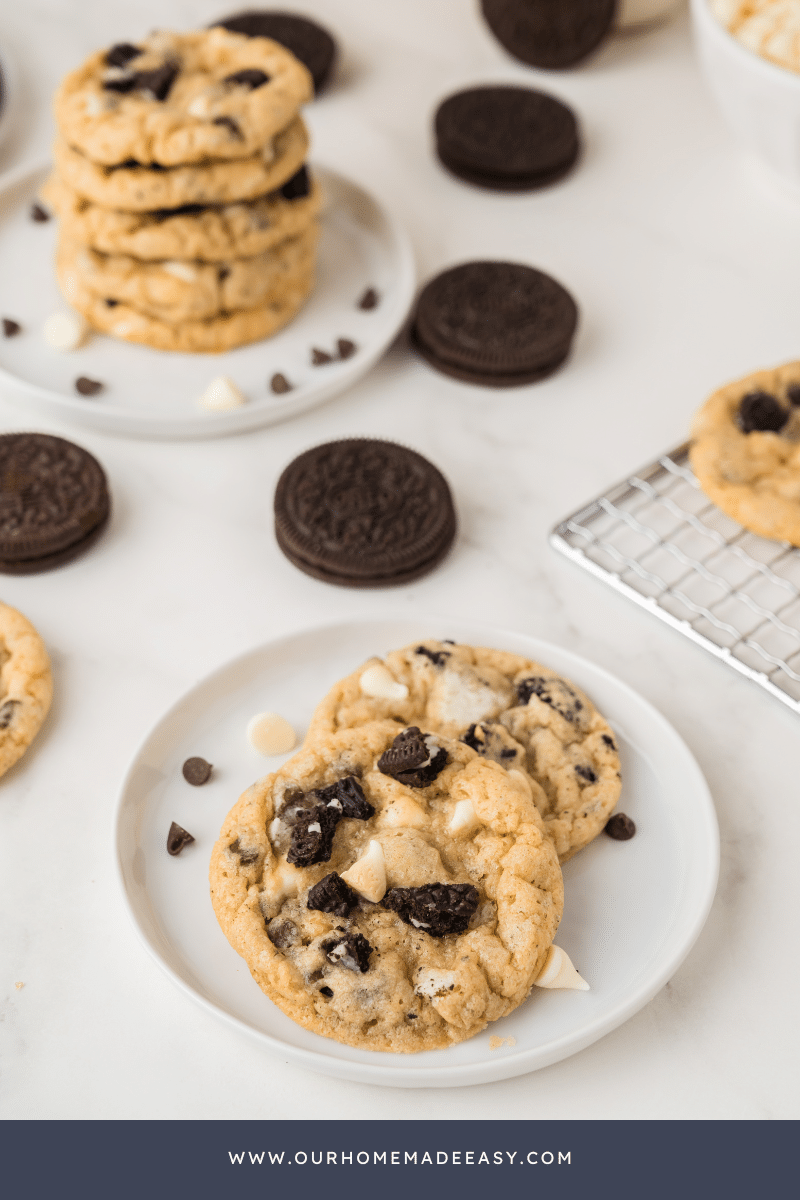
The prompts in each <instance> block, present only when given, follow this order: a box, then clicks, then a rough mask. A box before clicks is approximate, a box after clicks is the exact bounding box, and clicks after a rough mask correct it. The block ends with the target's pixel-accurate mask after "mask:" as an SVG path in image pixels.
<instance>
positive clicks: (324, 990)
mask: <svg viewBox="0 0 800 1200" xmlns="http://www.w3.org/2000/svg"><path fill="white" fill-rule="evenodd" d="M319 993H320V995H321V996H328V997H330V996H332V995H333V989H332V988H329V987H321V988H320V989H319Z"/></svg>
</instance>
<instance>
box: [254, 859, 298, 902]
mask: <svg viewBox="0 0 800 1200" xmlns="http://www.w3.org/2000/svg"><path fill="white" fill-rule="evenodd" d="M304 885H305V876H304V875H303V872H302V871H300V870H298V868H297V867H295V866H293V865H292V863H287V862H281V861H280V860H279V861H278V863H277V864H276V866H275V870H274V871H271V872H266V873H265V875H264V884H263V887H262V890H261V898H262V903H263V904H264V905H265V907H266V909H267V910H268V911H271V912H273V913H274V912H276V911H277V910H278V909H279V908H280V907H281V905H282V904H283V902H284V900H287V899H288V898H289V897H290V896H297V895H299V893H300V891H301V890H302V888H303V886H304ZM305 886H307V885H305Z"/></svg>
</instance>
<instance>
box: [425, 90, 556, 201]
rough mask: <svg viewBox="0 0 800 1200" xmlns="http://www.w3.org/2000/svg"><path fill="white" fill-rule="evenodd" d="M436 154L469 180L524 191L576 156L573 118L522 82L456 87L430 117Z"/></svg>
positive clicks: (549, 180) (549, 178) (551, 180)
mask: <svg viewBox="0 0 800 1200" xmlns="http://www.w3.org/2000/svg"><path fill="white" fill-rule="evenodd" d="M434 132H435V135H436V153H437V154H438V156H439V159H440V160H441V162H442V163H443V164H444V165H445V166H446V167H447V169H448V170H449V171H452V172H453V174H454V175H457V176H458V177H459V179H465V180H466V181H467V182H468V183H474V184H477V185H478V186H479V187H485V188H492V189H494V190H495V191H509V192H511V191H528V190H530V189H532V188H537V187H544V186H545V185H546V184H549V183H554V182H555V181H556V180H557V179H561V178H562V176H564V175H566V174H567V172H568V171H569V170H570V169H571V168H572V167H573V166H574V165H575V161H576V159H577V157H578V150H579V141H578V122H577V121H576V119H575V115H574V113H573V112H572V111H571V109H569V108H567V106H566V104H562V103H561V101H560V100H557V99H556V98H555V97H554V96H548V95H547V93H546V92H537V91H534V90H533V89H532V88H522V87H479V88H470V89H468V90H467V91H464V92H456V94H455V95H453V96H449V97H448V98H447V99H446V100H444V101H443V102H442V104H440V105H439V108H438V109H437V111H436V116H435V118H434Z"/></svg>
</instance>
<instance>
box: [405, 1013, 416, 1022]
mask: <svg viewBox="0 0 800 1200" xmlns="http://www.w3.org/2000/svg"><path fill="white" fill-rule="evenodd" d="M406 1016H407V1017H408V1019H409V1021H416V1019H417V1014H416V1013H406Z"/></svg>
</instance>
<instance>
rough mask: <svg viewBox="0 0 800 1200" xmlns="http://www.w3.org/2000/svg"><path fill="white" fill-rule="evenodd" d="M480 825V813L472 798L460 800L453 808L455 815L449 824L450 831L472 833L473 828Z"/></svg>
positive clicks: (448, 829)
mask: <svg viewBox="0 0 800 1200" xmlns="http://www.w3.org/2000/svg"><path fill="white" fill-rule="evenodd" d="M479 825H480V821H479V820H478V815H477V813H476V812H475V809H474V807H473V804H472V801H471V800H459V801H458V803H457V804H456V806H455V808H454V809H453V815H452V817H451V818H450V824H449V825H448V826H447V831H448V833H452V834H459V833H464V834H466V833H472V831H473V829H477V828H478V826H479Z"/></svg>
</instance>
